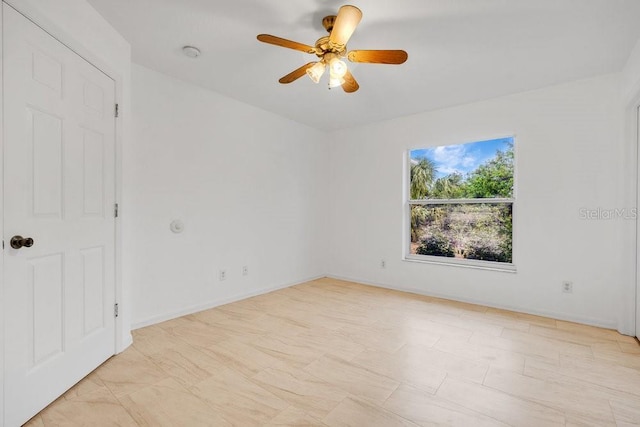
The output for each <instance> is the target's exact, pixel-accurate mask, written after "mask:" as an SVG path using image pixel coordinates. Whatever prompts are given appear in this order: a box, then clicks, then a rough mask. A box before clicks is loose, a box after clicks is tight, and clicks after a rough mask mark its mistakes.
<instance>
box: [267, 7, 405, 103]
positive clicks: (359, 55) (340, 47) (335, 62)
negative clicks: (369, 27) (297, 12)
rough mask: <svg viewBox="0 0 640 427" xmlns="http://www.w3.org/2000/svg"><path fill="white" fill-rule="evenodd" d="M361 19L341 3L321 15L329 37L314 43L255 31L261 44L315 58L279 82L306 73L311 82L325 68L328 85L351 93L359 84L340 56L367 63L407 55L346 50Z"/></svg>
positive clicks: (402, 59) (391, 60)
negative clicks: (340, 5)
mask: <svg viewBox="0 0 640 427" xmlns="http://www.w3.org/2000/svg"><path fill="white" fill-rule="evenodd" d="M361 19H362V12H361V11H360V9H358V8H357V7H355V6H351V5H345V6H342V7H341V8H340V10H339V11H338V14H337V15H330V16H325V17H324V19H323V20H322V25H323V26H324V28H325V29H326V30H327V31H328V32H329V36H325V37H321V38H319V39H318V40H317V41H316V43H315V46H309V45H306V44H303V43H298V42H294V41H291V40H287V39H283V38H280V37H276V36H272V35H269V34H259V35H258V40H259V41H261V42H263V43H268V44H273V45H276V46H281V47H286V48H288V49H294V50H299V51H301V52H305V53H309V54H315V55H316V56H317V57H318V58H320V60H319V61H316V62H309V63H308V64H305V65H303V66H302V67H300V68H298V69H296V70H294V71H292V72H291V73H289V74H287V75H286V76H284V77H282V78H281V79H280V80H279V82H280V83H282V84H288V83H291V82H293V81H295V80H297V79H299V78H300V77H302V76H303V75H305V74H307V75H308V76H309V78H310V79H311V80H312V81H313V82H314V83H318V82H320V79H321V78H322V76H323V75H324V73H325V72H326V71H327V69H328V70H329V88H330V89H331V88H332V87H338V86H342V89H343V90H344V91H345V92H347V93H352V92H355V91H357V90H358V88H359V87H360V86H359V85H358V82H357V81H356V80H355V78H354V77H353V75H352V74H351V72H350V71H349V67H348V66H347V64H346V63H345V62H344V61H343V60H342V59H341V58H345V57H346V58H347V59H349V61H351V62H366V63H370V64H402V63H404V62H405V61H406V60H407V58H408V55H407V52H405V51H404V50H352V51H350V52H348V53H347V42H348V41H349V39H350V38H351V35H352V34H353V32H354V31H355V29H356V27H357V26H358V24H359V23H360V20H361Z"/></svg>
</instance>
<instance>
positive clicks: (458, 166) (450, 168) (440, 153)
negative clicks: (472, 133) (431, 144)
mask: <svg viewBox="0 0 640 427" xmlns="http://www.w3.org/2000/svg"><path fill="white" fill-rule="evenodd" d="M431 154H432V160H433V161H434V162H435V163H436V168H437V169H438V172H439V174H442V175H449V174H452V173H460V174H465V173H467V172H468V171H469V170H472V169H474V168H475V167H477V165H478V163H479V162H478V159H477V158H476V157H474V156H473V155H472V154H471V153H468V152H467V147H465V145H447V146H442V147H436V148H434V149H433V150H431Z"/></svg>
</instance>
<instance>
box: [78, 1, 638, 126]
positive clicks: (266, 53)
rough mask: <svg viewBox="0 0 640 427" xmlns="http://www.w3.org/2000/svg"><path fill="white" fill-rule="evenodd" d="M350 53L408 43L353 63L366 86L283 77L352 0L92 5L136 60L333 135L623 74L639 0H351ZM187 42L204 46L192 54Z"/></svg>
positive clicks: (303, 58)
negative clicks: (268, 38) (346, 88)
mask: <svg viewBox="0 0 640 427" xmlns="http://www.w3.org/2000/svg"><path fill="white" fill-rule="evenodd" d="M349 1H352V3H351V4H354V5H355V6H358V7H359V8H360V9H361V10H362V12H363V19H362V21H361V23H360V25H359V26H358V28H357V30H356V32H355V33H354V35H353V37H352V38H351V41H350V42H349V48H350V49H404V50H406V51H407V52H408V53H409V59H408V61H407V62H406V63H404V64H402V65H377V64H376V65H374V64H349V66H350V69H351V70H352V72H353V75H354V77H355V78H356V79H357V80H358V82H359V83H360V90H359V91H357V92H355V93H353V94H345V93H343V92H342V90H341V89H340V88H338V89H337V90H336V89H333V90H328V89H327V86H326V85H325V84H322V83H321V84H318V85H315V84H314V83H312V82H311V81H310V80H309V79H308V78H307V77H306V76H305V77H303V78H301V79H299V80H297V81H295V82H293V83H291V84H289V85H281V84H279V83H278V79H279V78H280V77H282V76H283V75H285V74H287V73H289V72H290V71H292V70H293V69H295V68H297V67H299V66H301V65H302V64H305V63H307V62H309V61H312V60H315V58H316V57H315V56H314V55H307V54H304V53H302V52H298V51H294V50H289V49H284V48H281V47H277V46H272V45H267V44H263V43H260V42H258V41H257V40H256V35H257V34H260V33H268V34H273V35H276V36H279V37H283V38H287V39H290V40H294V41H298V42H301V43H305V44H309V45H313V44H314V43H315V40H316V39H318V38H319V37H321V36H323V35H326V32H325V30H324V28H323V27H322V24H321V20H322V17H324V16H326V15H331V14H335V13H336V12H337V10H338V8H339V7H340V6H341V5H342V4H345V2H346V0H224V1H223V0H215V1H211V0H89V2H90V3H91V4H92V5H93V6H94V7H95V8H96V9H97V10H98V11H99V12H100V13H101V14H102V15H103V16H104V17H105V18H106V19H107V20H108V21H109V22H111V24H112V25H113V26H114V27H115V28H116V29H117V30H118V31H120V33H121V34H122V35H123V36H124V37H125V38H126V39H127V40H128V41H129V42H130V43H131V45H132V49H133V60H134V62H136V63H138V64H141V65H144V66H146V67H149V68H152V69H155V70H158V71H161V72H163V73H166V74H168V75H171V76H174V77H177V78H180V79H183V80H186V81H189V82H192V83H195V84H197V85H200V86H203V87H206V88H209V89H212V90H214V91H216V92H219V93H222V94H224V95H227V96H229V97H232V98H235V99H237V100H240V101H243V102H246V103H248V104H251V105H255V106H257V107H259V108H262V109H265V110H268V111H272V112H274V113H276V114H279V115H282V116H285V117H288V118H291V119H293V120H296V121H298V122H301V123H305V124H307V125H310V126H313V127H316V128H320V129H325V130H331V129H339V128H345V127H351V126H355V125H360V124H365V123H370V122H374V121H378V120H383V119H389V118H393V117H399V116H405V115H409V114H413V113H418V112H422V111H427V110H433V109H438V108H443V107H447V106H452V105H457V104H463V103H468V102H472V101H477V100H482V99H488V98H493V97H496V96H501V95H506V94H510V93H515V92H521V91H525V90H530V89H535V88H540V87H544V86H548V85H551V84H556V83H561V82H565V81H571V80H576V79H580V78H585V77H590V76H595V75H599V74H605V73H609V72H616V71H620V70H621V69H622V67H623V66H624V64H625V62H626V60H627V58H628V56H629V54H630V52H631V50H632V48H633V46H634V45H635V43H636V41H637V40H638V38H640V1H638V0H386V1H382V0H349ZM184 45H194V46H197V47H199V48H200V49H201V50H202V56H201V57H200V58H198V59H196V60H193V59H190V58H187V57H185V56H184V55H182V53H181V51H180V49H181V47H182V46H184Z"/></svg>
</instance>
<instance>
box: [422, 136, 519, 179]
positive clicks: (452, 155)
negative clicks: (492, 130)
mask: <svg viewBox="0 0 640 427" xmlns="http://www.w3.org/2000/svg"><path fill="white" fill-rule="evenodd" d="M509 144H513V138H512V137H509V138H500V139H490V140H487V141H477V142H469V143H467V144H458V145H443V146H440V147H431V148H421V149H419V150H411V159H412V160H420V159H422V158H424V157H426V158H428V159H429V160H431V161H432V162H433V163H434V164H435V165H436V169H437V170H438V173H437V175H436V178H442V177H443V176H446V175H449V174H452V173H454V172H458V173H460V174H462V175H466V174H467V173H469V172H471V171H472V170H474V169H475V168H477V167H478V166H480V165H481V164H482V163H484V162H486V161H487V160H489V159H492V158H493V157H495V155H496V152H497V151H498V150H502V151H504V150H506V149H507V148H508V147H509Z"/></svg>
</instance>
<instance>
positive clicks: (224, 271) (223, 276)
mask: <svg viewBox="0 0 640 427" xmlns="http://www.w3.org/2000/svg"><path fill="white" fill-rule="evenodd" d="M226 278H227V270H220V281H222V280H225V279H226Z"/></svg>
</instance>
